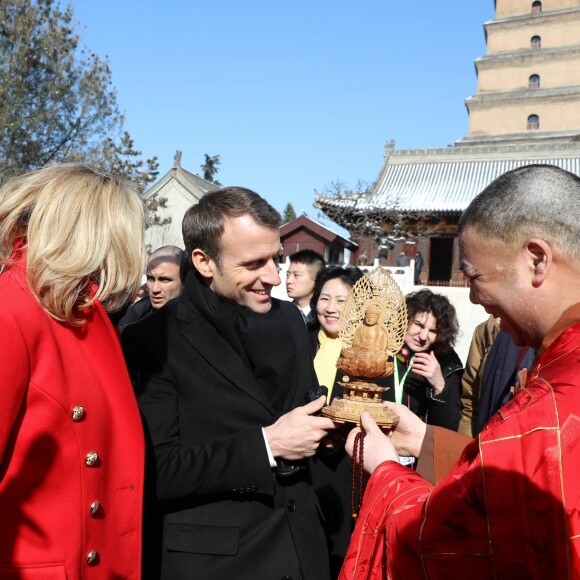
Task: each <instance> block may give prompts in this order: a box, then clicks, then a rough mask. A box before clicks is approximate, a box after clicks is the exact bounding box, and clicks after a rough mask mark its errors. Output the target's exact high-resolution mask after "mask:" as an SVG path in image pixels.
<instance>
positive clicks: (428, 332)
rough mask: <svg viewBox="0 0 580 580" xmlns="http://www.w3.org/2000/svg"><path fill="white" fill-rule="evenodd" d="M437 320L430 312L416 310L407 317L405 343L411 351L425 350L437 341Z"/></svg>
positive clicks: (429, 348)
mask: <svg viewBox="0 0 580 580" xmlns="http://www.w3.org/2000/svg"><path fill="white" fill-rule="evenodd" d="M438 336H439V333H438V331H437V320H436V319H435V317H434V316H433V315H432V314H431V313H430V312H417V313H416V314H415V315H414V316H412V317H411V318H410V319H409V326H408V327H407V334H406V335H405V344H406V345H407V346H408V347H409V348H410V349H411V350H412V351H413V352H427V351H429V350H431V349H432V348H433V345H434V344H435V343H436V342H437V338H438Z"/></svg>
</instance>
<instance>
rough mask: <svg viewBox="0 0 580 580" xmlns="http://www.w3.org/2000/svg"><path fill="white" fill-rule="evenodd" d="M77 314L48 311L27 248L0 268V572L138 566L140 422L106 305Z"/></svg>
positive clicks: (113, 573)
mask: <svg viewBox="0 0 580 580" xmlns="http://www.w3.org/2000/svg"><path fill="white" fill-rule="evenodd" d="M85 315H86V319H87V323H86V324H85V325H83V326H82V327H81V328H73V327H71V326H69V325H67V324H61V323H59V322H57V321H55V320H54V319H53V318H51V317H50V316H48V315H47V314H46V312H45V311H44V310H43V309H42V308H41V307H40V305H39V304H38V303H37V302H36V300H35V299H34V298H33V297H32V295H31V293H30V291H29V289H28V287H27V284H26V278H25V264H24V258H23V259H21V260H20V261H19V262H17V263H15V264H14V265H13V266H11V267H7V268H6V269H5V270H4V272H3V273H2V274H0V357H1V358H0V360H1V361H2V362H1V364H0V578H18V579H37V578H42V579H43V580H52V579H55V580H56V579H65V578H67V579H68V580H71V579H74V578H94V579H98V580H105V579H112V578H135V579H138V578H140V576H141V512H142V508H141V506H142V497H143V477H144V442H143V432H142V427H141V421H140V418H139V412H138V409H137V404H136V401H135V397H134V394H133V390H132V388H131V383H130V381H129V377H128V374H127V371H126V368H125V363H124V360H123V356H122V353H121V349H120V346H119V342H118V339H117V336H116V333H115V331H114V329H113V327H112V325H111V323H110V322H109V320H108V318H107V315H106V313H105V311H104V310H103V307H102V306H101V304H100V303H95V305H94V306H93V307H92V308H91V309H90V311H89V312H86V314H85ZM97 502H98V503H97Z"/></svg>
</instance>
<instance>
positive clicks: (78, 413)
mask: <svg viewBox="0 0 580 580" xmlns="http://www.w3.org/2000/svg"><path fill="white" fill-rule="evenodd" d="M84 416H85V408H84V407H83V406H82V405H77V406H76V407H74V408H73V410H72V412H71V417H72V420H73V421H75V422H76V421H81V420H82V419H83V417H84Z"/></svg>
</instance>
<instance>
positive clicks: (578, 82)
mask: <svg viewBox="0 0 580 580" xmlns="http://www.w3.org/2000/svg"><path fill="white" fill-rule="evenodd" d="M484 30H485V36H486V46H487V48H486V54H485V55H484V56H482V57H480V58H478V59H476V61H475V69H476V72H477V91H476V93H475V95H473V96H471V97H469V98H468V99H467V100H466V103H465V104H466V107H467V110H468V113H469V132H468V135H467V136H465V137H463V138H462V139H459V140H458V141H456V143H455V146H453V147H447V148H441V149H412V150H396V149H395V144H394V142H392V141H391V142H389V143H388V144H387V146H386V153H385V161H384V165H383V168H382V170H381V172H380V174H379V176H378V177H377V179H376V181H375V182H374V183H373V185H372V186H371V187H370V189H369V190H368V191H367V192H365V193H362V194H359V195H353V196H351V197H343V198H338V197H336V196H323V195H318V196H317V198H316V203H317V205H318V207H319V208H320V209H321V210H322V211H323V212H324V213H325V214H326V215H328V217H330V218H331V219H333V220H334V221H335V222H337V223H338V224H340V225H341V226H342V227H344V228H346V229H347V230H348V231H349V232H350V233H351V235H352V236H353V239H354V240H355V241H356V242H357V243H358V244H359V250H358V253H362V252H364V253H366V254H367V255H368V256H369V257H370V258H371V259H372V258H373V257H377V256H378V255H379V254H380V253H381V248H382V252H383V256H385V255H386V252H385V251H384V250H385V249H387V248H390V250H391V251H390V253H389V258H388V263H394V260H395V259H396V257H397V256H399V254H400V252H404V253H405V254H406V255H407V256H410V257H412V256H415V255H416V253H417V252H418V251H421V253H422V255H423V258H424V260H425V267H424V271H423V274H422V278H423V279H424V281H425V282H427V281H429V283H430V284H431V283H432V284H435V285H436V284H448V283H453V282H456V283H457V284H461V283H462V282H461V280H462V274H461V273H460V272H459V270H458V263H457V254H458V252H457V223H458V220H459V217H460V215H461V212H462V211H463V210H464V209H465V207H467V205H468V204H469V202H470V201H471V200H472V199H473V198H474V197H475V195H477V194H478V193H479V192H480V191H481V190H482V189H484V188H485V187H486V186H487V185H488V184H489V183H490V182H491V181H492V180H493V179H495V178H496V177H498V176H499V175H501V174H502V173H504V172H505V171H508V170H509V169H513V168H516V167H519V166H522V165H526V164H529V163H550V164H554V165H558V166H560V167H563V168H564V169H567V170H568V171H571V172H573V173H576V174H578V175H580V0H544V1H539V0H534V1H532V0H496V2H495V18H494V19H493V20H491V21H488V22H486V23H485V24H484ZM356 259H357V254H356V253H355V254H354V256H353V260H354V261H356Z"/></svg>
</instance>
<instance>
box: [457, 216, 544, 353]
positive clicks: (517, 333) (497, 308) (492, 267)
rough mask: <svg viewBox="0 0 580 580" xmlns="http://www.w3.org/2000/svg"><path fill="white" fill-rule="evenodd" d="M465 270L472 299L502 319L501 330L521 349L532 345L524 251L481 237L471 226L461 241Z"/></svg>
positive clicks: (462, 262) (462, 260)
mask: <svg viewBox="0 0 580 580" xmlns="http://www.w3.org/2000/svg"><path fill="white" fill-rule="evenodd" d="M459 259H460V262H461V269H462V270H463V272H464V274H465V275H466V276H467V278H468V279H469V299H470V300H471V302H473V303H474V304H481V306H483V307H484V308H485V311H486V312H487V313H488V314H493V315H494V316H495V317H499V318H501V329H502V330H503V331H505V332H507V333H508V334H509V335H510V337H511V339H512V340H513V342H514V343H515V344H516V345H518V346H523V345H525V344H532V343H531V342H529V329H528V328H527V326H528V325H527V321H529V320H530V318H531V315H532V314H533V309H532V307H531V302H530V301H529V300H528V298H527V296H528V290H529V288H530V286H529V285H528V284H526V278H529V277H530V275H529V274H528V276H526V263H525V260H524V254H523V252H522V251H521V250H520V249H518V248H516V247H514V246H513V245H509V244H506V243H505V242H503V241H501V240H494V239H490V238H489V237H484V236H480V235H479V234H478V232H477V230H476V229H475V228H473V227H467V228H465V230H464V231H463V232H462V233H461V236H460V239H459Z"/></svg>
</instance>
